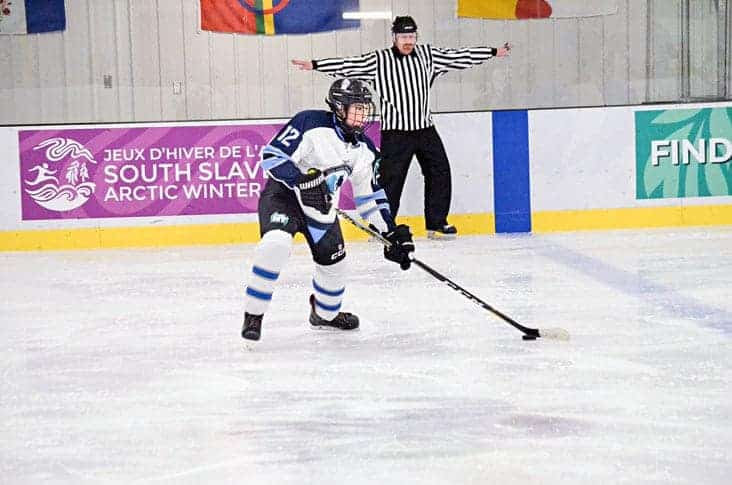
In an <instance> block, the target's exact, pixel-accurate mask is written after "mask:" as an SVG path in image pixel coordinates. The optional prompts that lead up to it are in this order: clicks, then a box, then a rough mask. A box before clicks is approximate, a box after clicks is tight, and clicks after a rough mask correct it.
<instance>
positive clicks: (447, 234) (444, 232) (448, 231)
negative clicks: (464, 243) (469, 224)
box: [427, 224, 457, 241]
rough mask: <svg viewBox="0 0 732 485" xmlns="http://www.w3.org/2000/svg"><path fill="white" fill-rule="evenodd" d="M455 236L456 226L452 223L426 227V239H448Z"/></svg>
mask: <svg viewBox="0 0 732 485" xmlns="http://www.w3.org/2000/svg"><path fill="white" fill-rule="evenodd" d="M456 237H457V228H456V227H455V226H453V225H452V224H445V225H444V226H442V227H440V228H438V229H427V238H428V239H437V240H442V241H449V240H452V239H455V238H456Z"/></svg>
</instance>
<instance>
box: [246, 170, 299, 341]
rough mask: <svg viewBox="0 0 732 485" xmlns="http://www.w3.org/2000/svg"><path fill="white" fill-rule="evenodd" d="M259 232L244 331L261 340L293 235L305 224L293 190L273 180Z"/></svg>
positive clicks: (264, 201) (264, 199)
mask: <svg viewBox="0 0 732 485" xmlns="http://www.w3.org/2000/svg"><path fill="white" fill-rule="evenodd" d="M258 215H259V231H260V234H262V239H261V240H260V241H259V244H258V245H257V248H256V249H255V251H254V261H253V262H252V270H251V272H250V273H249V276H248V278H247V279H248V284H247V290H246V307H245V308H246V313H245V314H244V325H243V328H242V331H241V335H242V337H244V338H245V339H248V340H259V337H260V336H261V333H262V317H263V316H264V313H265V312H266V311H267V308H268V307H269V303H270V300H271V299H272V292H273V291H274V287H275V283H276V282H277V278H278V277H279V274H280V271H281V270H282V268H283V267H284V266H285V263H286V262H287V259H288V258H289V256H290V249H291V248H292V237H293V236H294V235H295V233H296V232H298V231H300V230H301V227H302V211H301V210H300V208H299V206H298V205H297V200H296V199H295V196H294V195H293V194H292V191H291V190H289V189H288V188H287V187H285V186H284V185H282V184H281V183H279V182H277V181H274V180H272V179H270V180H269V181H268V182H267V185H266V186H265V187H264V191H263V192H262V195H261V197H260V198H259V208H258Z"/></svg>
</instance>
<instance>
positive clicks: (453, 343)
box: [0, 228, 732, 485]
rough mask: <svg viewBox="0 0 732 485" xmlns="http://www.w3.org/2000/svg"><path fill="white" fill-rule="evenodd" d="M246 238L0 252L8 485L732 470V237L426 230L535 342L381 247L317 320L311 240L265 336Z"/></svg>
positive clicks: (646, 477)
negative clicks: (348, 328) (313, 321)
mask: <svg viewBox="0 0 732 485" xmlns="http://www.w3.org/2000/svg"><path fill="white" fill-rule="evenodd" d="M252 253H253V246H252V245H236V246H224V247H197V248H174V249H147V250H119V251H117V250H115V251H112V250H104V251H88V252H87V251H84V252H82V251H79V252H42V253H4V254H0V264H2V268H3V269H2V281H1V285H2V286H1V291H2V295H3V297H2V303H1V304H0V320H1V321H2V325H0V345H1V346H2V354H1V355H2V357H0V413H1V416H2V437H1V438H0V482H2V483H8V484H15V483H28V484H37V483H69V484H72V483H73V484H78V483H124V484H129V483H175V484H179V483H185V484H188V483H207V484H208V483H212V484H213V483H241V484H264V483H278V484H303V483H313V484H349V485H352V484H360V483H378V484H404V483H421V484H438V483H439V484H456V483H461V484H462V483H481V484H482V483H501V484H508V483H538V484H597V485H599V484H610V483H613V484H615V483H628V484H635V483H643V484H646V483H653V484H675V483H689V484H691V483H693V484H729V483H732V482H731V481H730V480H732V479H731V478H730V477H732V386H731V385H730V379H731V376H732V372H731V371H732V345H731V343H732V294H731V293H730V291H731V290H730V289H731V288H732V228H689V229H674V230H647V231H616V232H586V233H566V234H553V235H526V236H481V237H461V238H459V239H458V240H456V241H453V242H433V241H425V240H418V241H417V256H418V257H419V258H420V259H421V260H423V261H424V262H426V263H427V264H430V265H431V266H433V267H434V268H435V269H437V270H438V271H440V272H442V273H444V274H445V275H446V276H448V277H450V278H452V279H454V280H455V281H456V282H457V283H459V284H460V285H462V286H464V287H465V288H467V289H469V290H470V291H472V292H473V293H475V294H476V295H478V296H479V297H481V298H483V299H484V300H485V301H486V302H488V303H489V304H491V305H493V306H495V307H496V308H498V309H499V310H501V311H503V312H505V313H507V314H508V315H510V316H512V317H513V318H515V319H516V320H518V321H519V322H521V323H522V324H524V325H527V326H530V327H563V328H566V329H567V330H568V331H569V332H570V333H571V335H572V340H571V341H569V342H558V341H550V340H542V339H539V340H536V341H534V342H524V341H522V340H521V338H520V336H521V334H520V333H519V332H518V331H516V330H515V329H514V328H512V327H510V326H509V325H507V324H506V323H504V322H503V321H501V320H500V319H498V318H496V317H495V316H493V315H492V314H491V313H489V312H487V311H485V310H484V309H481V308H480V307H478V306H476V305H474V304H473V303H471V302H470V301H469V300H467V299H466V298H464V297H463V296H461V295H460V294H459V293H457V292H455V291H453V290H451V289H450V288H447V287H446V286H444V284H442V283H440V282H438V281H437V280H435V279H434V278H432V277H431V276H429V275H428V274H427V273H425V272H423V271H421V270H420V269H419V268H413V269H411V270H409V271H406V272H402V271H400V270H399V268H398V266H397V265H395V264H393V263H388V262H386V261H384V260H383V259H382V257H381V252H380V249H379V246H378V245H377V244H376V243H365V242H363V243H351V244H349V245H348V260H349V261H350V266H351V268H352V271H353V275H352V277H351V278H350V282H349V284H348V286H347V290H346V292H347V293H346V301H345V303H344V309H345V310H347V311H352V312H354V313H356V314H358V315H359V316H360V318H361V330H360V331H358V332H351V333H344V332H328V331H316V330H312V329H311V328H310V327H309V325H308V324H307V316H308V313H309V307H308V303H307V299H308V295H309V294H310V280H311V271H312V263H311V262H310V258H309V253H308V251H307V247H306V246H305V245H303V244H298V245H296V246H295V248H294V251H293V255H292V257H291V260H290V263H289V265H288V266H287V267H286V269H285V270H284V271H283V273H282V277H281V279H280V282H279V286H278V289H277V291H276V292H275V296H274V299H273V303H272V307H271V310H270V312H269V313H268V314H267V315H266V316H265V321H264V329H263V336H262V340H261V341H260V342H259V343H258V344H256V345H255V346H254V348H253V350H246V349H245V348H244V346H243V341H242V340H241V338H240V328H241V319H242V312H243V291H244V281H245V277H246V274H247V272H248V269H249V267H248V263H249V259H250V257H251V255H252Z"/></svg>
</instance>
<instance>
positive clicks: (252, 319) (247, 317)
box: [241, 313, 262, 340]
mask: <svg viewBox="0 0 732 485" xmlns="http://www.w3.org/2000/svg"><path fill="white" fill-rule="evenodd" d="M261 334H262V315H252V314H251V313H245V314H244V326H243V327H242V329H241V336H242V337H243V338H245V339H247V340H259V337H260V336H261Z"/></svg>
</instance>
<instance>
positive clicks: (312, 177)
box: [295, 168, 333, 214]
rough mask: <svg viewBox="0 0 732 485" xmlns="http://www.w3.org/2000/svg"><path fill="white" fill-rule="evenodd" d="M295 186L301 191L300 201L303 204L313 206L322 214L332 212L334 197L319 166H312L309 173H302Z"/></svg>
mask: <svg viewBox="0 0 732 485" xmlns="http://www.w3.org/2000/svg"><path fill="white" fill-rule="evenodd" d="M295 187H296V188H297V190H298V192H299V193H300V202H301V203H302V205H303V206H306V207H308V208H313V209H315V210H317V211H318V212H320V213H321V214H327V213H328V212H330V206H331V204H332V201H333V197H332V196H331V194H330V192H329V191H328V184H327V183H326V182H325V175H323V172H321V171H320V170H318V169H317V168H311V169H310V170H308V173H304V174H301V175H300V177H299V178H298V179H297V182H295ZM306 212H307V211H306Z"/></svg>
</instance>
